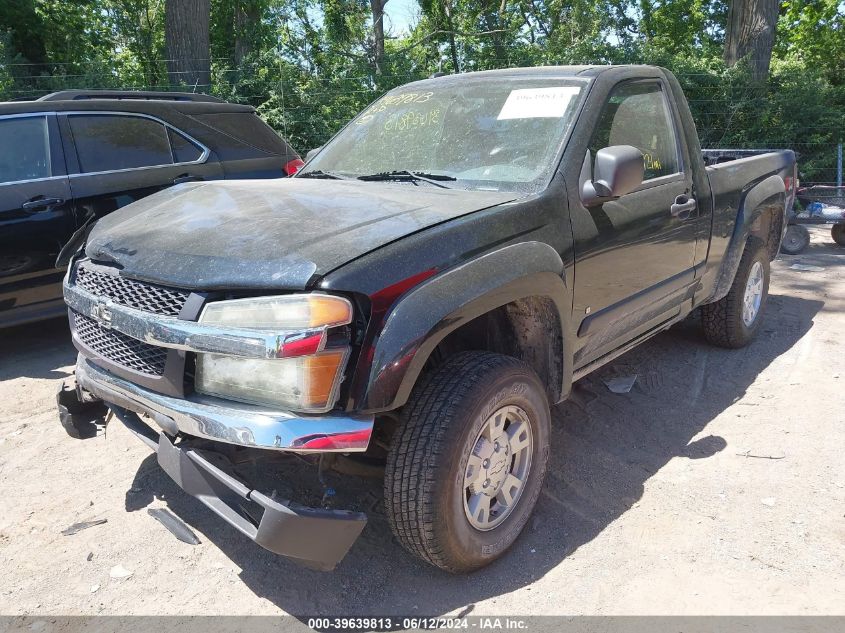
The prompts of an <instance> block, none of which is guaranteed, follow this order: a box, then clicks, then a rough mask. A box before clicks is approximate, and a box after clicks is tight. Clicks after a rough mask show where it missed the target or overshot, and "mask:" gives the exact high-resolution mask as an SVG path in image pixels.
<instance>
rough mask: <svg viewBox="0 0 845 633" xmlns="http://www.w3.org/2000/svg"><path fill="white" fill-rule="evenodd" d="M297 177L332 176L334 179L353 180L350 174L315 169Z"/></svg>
mask: <svg viewBox="0 0 845 633" xmlns="http://www.w3.org/2000/svg"><path fill="white" fill-rule="evenodd" d="M296 177H297V178H331V179H332V180H351V179H350V177H349V176H343V175H341V174H338V173H336V172H333V171H323V170H322V169H314V170H312V171H306V172H303V173H301V174H297V175H296Z"/></svg>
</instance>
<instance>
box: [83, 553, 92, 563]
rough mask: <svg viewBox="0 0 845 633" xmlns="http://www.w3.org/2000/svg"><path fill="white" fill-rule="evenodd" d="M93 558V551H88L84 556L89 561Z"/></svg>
mask: <svg viewBox="0 0 845 633" xmlns="http://www.w3.org/2000/svg"><path fill="white" fill-rule="evenodd" d="M93 558H94V552H88V556H86V557H85V560H87V561H88V562H89V563H90V562H91V559H93Z"/></svg>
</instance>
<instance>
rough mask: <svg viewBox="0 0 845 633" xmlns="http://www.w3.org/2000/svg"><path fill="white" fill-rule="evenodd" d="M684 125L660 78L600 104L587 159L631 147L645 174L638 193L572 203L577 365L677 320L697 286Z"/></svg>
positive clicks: (625, 88)
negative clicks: (680, 132) (681, 134)
mask: <svg viewBox="0 0 845 633" xmlns="http://www.w3.org/2000/svg"><path fill="white" fill-rule="evenodd" d="M679 128H680V126H679V125H678V124H677V122H676V117H675V113H674V112H673V109H672V107H671V105H670V101H669V99H667V97H666V92H665V87H664V85H663V83H662V82H661V81H660V80H657V79H654V80H637V81H625V82H622V83H620V84H618V85H617V86H616V87H615V88H614V89H613V91H612V92H611V94H610V97H609V99H608V101H607V103H606V104H605V106H604V110H603V112H602V115H601V117H600V119H599V122H598V126H597V128H596V131H595V133H594V135H593V138H592V141H591V143H590V152H589V158H588V160H592V157H595V154H596V152H597V151H598V150H600V149H602V148H604V147H609V146H613V145H632V146H634V147H636V148H637V149H639V150H640V151H641V152H642V153H643V157H644V162H645V165H644V166H645V174H644V178H643V180H644V181H643V183H642V185H641V186H640V187H639V188H637V189H636V190H635V191H633V192H632V193H629V194H627V195H624V196H621V197H619V198H617V199H615V200H612V201H609V202H605V203H604V204H599V205H596V206H590V207H589V208H586V207H584V206H583V205H580V207H578V208H576V209H573V213H572V220H573V232H574V234H575V253H576V255H575V301H574V310H575V315H576V316H580V318H581V322H580V324H579V326H578V331H577V343H576V367H578V366H583V365H585V364H587V363H589V362H591V361H593V360H596V359H598V358H600V357H601V356H603V355H605V354H607V353H609V352H611V351H613V350H614V349H616V348H617V347H619V346H621V345H624V344H625V343H626V342H627V341H629V340H631V339H633V338H635V337H637V336H639V335H641V334H644V333H646V332H648V331H649V330H651V329H653V328H655V327H657V326H659V325H660V324H662V323H664V322H666V321H667V320H669V319H671V318H672V317H674V316H677V315H678V314H679V313H680V310H681V303H682V302H683V301H684V299H685V298H686V296H687V294H688V293H689V291H690V289H691V287H692V284H693V281H694V269H693V260H694V255H695V242H696V223H695V219H696V217H697V213H698V211H697V209H696V208H692V209H689V207H690V206H693V207H694V204H690V203H691V202H694V199H695V196H694V192H693V182H692V173H691V171H690V168H689V166H688V165H685V164H684V160H683V152H682V151H681V145H680V143H679V135H678V131H677V130H678V129H679ZM576 206H578V205H576ZM679 208H683V209H684V211H679V210H678V209H679Z"/></svg>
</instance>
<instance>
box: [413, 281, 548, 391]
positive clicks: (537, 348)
mask: <svg viewBox="0 0 845 633" xmlns="http://www.w3.org/2000/svg"><path fill="white" fill-rule="evenodd" d="M472 350H478V351H488V352H497V353H499V354H505V355H507V356H513V357H515V358H518V359H520V360H521V361H523V362H524V363H526V364H527V365H528V366H530V367H531V368H532V369H533V370H534V371H535V372H536V373H537V375H538V376H539V377H540V380H541V381H542V382H543V384H545V385H546V395H547V396H548V398H549V402H550V403H555V402H557V401H558V400H559V398H560V390H561V382H562V377H563V339H562V329H561V323H560V317H559V316H558V313H557V309H556V308H555V304H554V302H553V301H552V300H551V299H549V298H548V297H542V296H534V297H526V298H524V299H518V300H516V301H512V302H511V303H507V304H505V305H503V306H501V307H499V308H496V309H495V310H491V311H490V312H487V313H486V314H483V315H481V316H480V317H477V318H475V319H473V320H472V321H470V322H468V323H465V324H464V325H462V326H461V327H459V328H458V329H457V330H455V331H454V332H450V333H449V335H448V336H446V338H444V339H443V340H442V341H440V343H439V344H438V345H437V347H436V348H435V349H434V351H433V352H432V353H431V356H430V357H429V358H428V361H427V363H426V366H425V370H426V371H428V370H430V369H433V368H435V367H438V366H439V365H440V364H442V363H443V362H444V361H445V360H446V359H447V358H449V357H450V356H452V355H454V354H457V353H458V352H465V351H472Z"/></svg>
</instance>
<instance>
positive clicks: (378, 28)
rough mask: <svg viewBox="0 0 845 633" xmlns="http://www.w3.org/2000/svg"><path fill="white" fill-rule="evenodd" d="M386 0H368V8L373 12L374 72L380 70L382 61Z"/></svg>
mask: <svg viewBox="0 0 845 633" xmlns="http://www.w3.org/2000/svg"><path fill="white" fill-rule="evenodd" d="M386 4H387V0H370V10H371V11H372V13H373V62H374V63H375V66H376V72H378V73H380V72H381V65H382V63H383V62H384V5H386Z"/></svg>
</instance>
